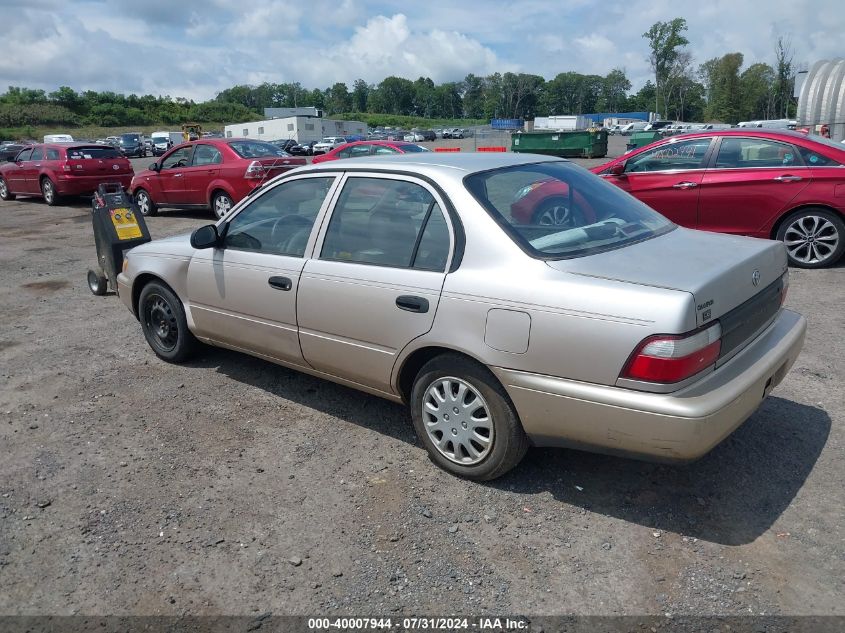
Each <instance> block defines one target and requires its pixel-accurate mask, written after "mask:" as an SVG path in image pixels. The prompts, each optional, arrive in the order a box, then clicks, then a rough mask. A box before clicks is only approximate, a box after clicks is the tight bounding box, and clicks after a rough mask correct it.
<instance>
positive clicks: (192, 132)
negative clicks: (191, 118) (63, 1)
mask: <svg viewBox="0 0 845 633" xmlns="http://www.w3.org/2000/svg"><path fill="white" fill-rule="evenodd" d="M201 138H202V126H201V125H200V124H199V123H184V124H183V125H182V139H183V140H184V141H185V142H186V143H187V142H188V141H196V140H199V139H201Z"/></svg>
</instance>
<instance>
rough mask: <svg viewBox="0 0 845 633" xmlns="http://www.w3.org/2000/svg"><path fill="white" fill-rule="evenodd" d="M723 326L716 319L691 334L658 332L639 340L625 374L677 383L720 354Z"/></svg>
mask: <svg viewBox="0 0 845 633" xmlns="http://www.w3.org/2000/svg"><path fill="white" fill-rule="evenodd" d="M721 337H722V327H721V326H720V325H719V324H718V323H715V324H713V325H711V326H709V327H707V329H704V330H696V331H695V332H690V333H689V334H682V335H672V334H658V335H656V336H649V337H648V338H647V339H645V340H644V341H643V342H642V343H640V344H639V346H638V347H637V349H636V350H634V353H633V354H632V355H631V358H630V359H629V360H628V363H627V364H626V365H625V368H624V369H623V370H622V375H621V376H620V377H621V378H630V379H631V380H642V381H645V382H661V383H674V382H681V381H682V380H686V379H687V378H689V377H690V376H694V375H695V374H697V373H698V372H700V371H702V370H704V369H707V367H709V366H710V365H712V364H713V363H715V362H716V359H717V358H719V352H720V351H721V348H722V340H721Z"/></svg>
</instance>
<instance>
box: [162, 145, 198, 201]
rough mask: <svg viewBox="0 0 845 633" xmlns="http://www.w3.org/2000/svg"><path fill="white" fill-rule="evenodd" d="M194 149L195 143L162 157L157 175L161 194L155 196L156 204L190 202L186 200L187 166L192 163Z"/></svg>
mask: <svg viewBox="0 0 845 633" xmlns="http://www.w3.org/2000/svg"><path fill="white" fill-rule="evenodd" d="M193 150H194V147H193V145H188V146H186V147H180V148H178V149H175V150H173V151H172V152H170V153H169V154H168V155H167V156H165V157H164V158H163V159H162V161H161V169H160V170H159V172H158V175H157V177H156V184H157V185H158V190H159V194H158V197H155V196H153V201H154V202H155V203H156V204H162V203H165V204H188V203H187V202H185V168H186V167H188V166H189V165H190V164H191V154H192V153H193Z"/></svg>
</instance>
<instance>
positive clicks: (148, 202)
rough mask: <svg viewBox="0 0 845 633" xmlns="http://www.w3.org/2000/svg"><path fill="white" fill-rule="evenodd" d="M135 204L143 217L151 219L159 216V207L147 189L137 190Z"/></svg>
mask: <svg viewBox="0 0 845 633" xmlns="http://www.w3.org/2000/svg"><path fill="white" fill-rule="evenodd" d="M134 197H135V204H136V205H138V211H140V212H141V215H144V216H147V217H151V216H154V215H158V207H157V206H156V203H155V202H153V199H152V198H151V197H150V194H149V193H147V190H146V189H137V190H136V191H135V196H134Z"/></svg>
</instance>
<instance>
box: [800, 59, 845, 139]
mask: <svg viewBox="0 0 845 633" xmlns="http://www.w3.org/2000/svg"><path fill="white" fill-rule="evenodd" d="M797 119H798V125H801V126H814V125H822V124H826V125H828V126H830V138H832V139H834V140H837V141H841V140H842V139H845V59H833V60H827V59H823V60H821V61H819V62H816V63H815V64H813V67H812V68H810V71H809V73H808V74H807V78H806V79H805V80H804V83H803V85H802V86H801V92H800V94H799V95H798V116H797Z"/></svg>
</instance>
